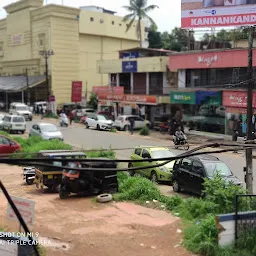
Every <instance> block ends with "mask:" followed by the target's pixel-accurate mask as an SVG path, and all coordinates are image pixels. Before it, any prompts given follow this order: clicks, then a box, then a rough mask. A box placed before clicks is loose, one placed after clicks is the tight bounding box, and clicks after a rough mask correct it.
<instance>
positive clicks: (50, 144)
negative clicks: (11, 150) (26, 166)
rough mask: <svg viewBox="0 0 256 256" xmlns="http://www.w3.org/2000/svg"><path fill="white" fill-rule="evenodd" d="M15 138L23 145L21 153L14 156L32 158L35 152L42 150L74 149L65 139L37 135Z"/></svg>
mask: <svg viewBox="0 0 256 256" xmlns="http://www.w3.org/2000/svg"><path fill="white" fill-rule="evenodd" d="M14 140H15V141H17V142H18V143H19V144H20V145H21V147H22V150H21V151H20V152H19V153H17V154H13V155H12V157H14V158H15V157H19V158H32V157H35V154H34V153H38V152H39V151H40V150H72V146H71V145H69V144H66V143H64V142H63V141H60V140H43V139H42V138H41V137H37V136H33V137H29V138H28V139H24V138H21V137H15V138H14Z"/></svg>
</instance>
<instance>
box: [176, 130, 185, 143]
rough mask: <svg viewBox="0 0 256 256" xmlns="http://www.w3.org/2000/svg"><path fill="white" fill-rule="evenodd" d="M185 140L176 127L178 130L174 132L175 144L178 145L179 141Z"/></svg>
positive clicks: (181, 132)
mask: <svg viewBox="0 0 256 256" xmlns="http://www.w3.org/2000/svg"><path fill="white" fill-rule="evenodd" d="M184 140H185V134H184V133H183V131H182V130H181V127H180V126H179V127H178V130H177V131H176V132H175V144H178V145H179V144H180V142H181V141H184Z"/></svg>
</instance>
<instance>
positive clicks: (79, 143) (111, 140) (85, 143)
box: [27, 120, 256, 191]
mask: <svg viewBox="0 0 256 256" xmlns="http://www.w3.org/2000/svg"><path fill="white" fill-rule="evenodd" d="M36 122H38V121H37V120H34V121H32V122H28V123H27V128H28V131H29V129H30V128H31V126H32V124H33V123H36ZM58 126H59V125H58ZM59 129H60V130H61V131H62V133H63V135H64V140H65V141H66V142H67V143H69V144H72V145H73V146H76V147H79V148H83V149H85V150H88V149H100V148H103V149H109V148H112V149H119V150H117V151H116V154H117V157H118V158H119V159H129V157H130V155H131V152H132V148H134V147H136V146H141V145H144V146H168V147H171V146H172V142H171V141H170V140H169V141H168V140H160V139H154V138H153V140H150V139H149V138H143V137H142V136H139V135H130V134H129V133H125V132H118V133H111V132H107V131H97V130H94V129H85V127H84V126H82V125H81V126H80V125H78V124H73V125H72V126H70V127H68V128H63V127H59ZM125 148H126V149H125ZM121 149H123V150H121ZM171 150H172V151H173V152H174V153H176V154H180V153H183V152H184V151H182V150H175V149H171ZM216 156H217V157H219V159H221V160H222V161H223V162H225V163H226V164H227V165H228V166H229V167H230V169H231V170H232V171H233V173H234V174H235V175H236V176H237V177H238V178H239V179H240V180H241V181H242V182H244V173H243V167H244V166H245V157H244V153H239V154H234V153H222V154H218V155H216ZM253 166H254V169H255V168H256V161H255V160H254V162H253ZM254 180H255V179H254ZM254 191H256V184H255V183H254Z"/></svg>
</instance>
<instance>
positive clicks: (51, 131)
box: [29, 123, 64, 140]
mask: <svg viewBox="0 0 256 256" xmlns="http://www.w3.org/2000/svg"><path fill="white" fill-rule="evenodd" d="M29 136H40V137H41V138H42V139H44V140H53V139H59V140H64V138H63V135H62V133H61V132H60V131H59V130H58V128H57V127H56V126H55V125H53V124H49V123H37V124H34V125H33V126H32V128H31V130H30V132H29Z"/></svg>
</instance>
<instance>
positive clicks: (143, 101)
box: [123, 94, 157, 105]
mask: <svg viewBox="0 0 256 256" xmlns="http://www.w3.org/2000/svg"><path fill="white" fill-rule="evenodd" d="M123 101H124V102H129V103H136V104H140V105H157V97H156V96H149V95H136V94H125V95H124V98H123Z"/></svg>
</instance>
